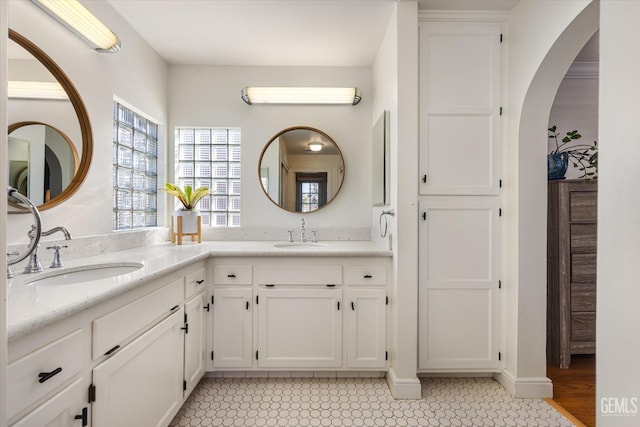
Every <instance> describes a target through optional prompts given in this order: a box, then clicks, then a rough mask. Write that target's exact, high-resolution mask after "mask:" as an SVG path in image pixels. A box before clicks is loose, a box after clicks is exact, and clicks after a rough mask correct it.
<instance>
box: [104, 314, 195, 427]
mask: <svg viewBox="0 0 640 427" xmlns="http://www.w3.org/2000/svg"><path fill="white" fill-rule="evenodd" d="M183 318H184V310H183V308H182V307H180V308H178V309H176V310H175V311H174V312H173V314H171V315H170V316H169V317H167V318H166V319H164V320H163V321H161V322H160V323H158V324H157V325H156V326H154V327H153V328H151V329H150V330H148V331H147V332H145V333H144V334H142V335H141V336H140V337H138V338H136V339H135V340H134V341H133V342H131V343H130V344H128V345H127V346H125V347H123V348H122V349H121V350H119V351H117V352H116V353H115V354H114V355H113V356H111V357H110V358H109V359H107V360H106V361H104V362H102V363H101V364H100V365H98V366H97V367H95V368H94V369H93V384H94V386H95V390H96V399H95V401H94V402H93V424H92V426H93V427H113V426H118V427H127V426H131V427H136V426H149V427H155V426H166V425H168V424H169V422H170V421H171V419H172V418H173V416H174V415H175V413H176V412H177V411H178V409H179V408H180V406H181V405H182V402H183V395H182V382H183V342H184V341H183V340H184V334H183V330H182V328H183V327H184V320H183Z"/></svg>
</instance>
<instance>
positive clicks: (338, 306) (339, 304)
mask: <svg viewBox="0 0 640 427" xmlns="http://www.w3.org/2000/svg"><path fill="white" fill-rule="evenodd" d="M338 311H340V301H338Z"/></svg>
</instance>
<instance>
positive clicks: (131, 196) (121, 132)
mask: <svg viewBox="0 0 640 427" xmlns="http://www.w3.org/2000/svg"><path fill="white" fill-rule="evenodd" d="M112 162H113V216H112V224H113V226H112V228H113V230H128V229H132V228H143V227H155V226H156V225H157V193H158V175H157V168H158V125H157V124H156V123H153V122H152V121H150V120H148V119H146V118H145V117H143V116H141V115H139V114H137V113H135V112H134V111H132V110H130V109H129V108H126V107H124V106H123V105H121V104H119V103H118V102H116V101H114V103H113V161H112Z"/></svg>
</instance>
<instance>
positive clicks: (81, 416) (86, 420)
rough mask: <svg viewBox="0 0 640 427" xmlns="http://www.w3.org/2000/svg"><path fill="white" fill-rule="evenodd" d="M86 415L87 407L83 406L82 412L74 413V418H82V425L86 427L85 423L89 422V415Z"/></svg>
mask: <svg viewBox="0 0 640 427" xmlns="http://www.w3.org/2000/svg"><path fill="white" fill-rule="evenodd" d="M87 415H88V413H87V407H86V406H85V407H84V408H82V414H80V415H76V416H75V418H74V420H82V427H86V426H87V423H88V422H89V421H88V420H89V417H88V416H87Z"/></svg>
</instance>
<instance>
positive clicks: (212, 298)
mask: <svg viewBox="0 0 640 427" xmlns="http://www.w3.org/2000/svg"><path fill="white" fill-rule="evenodd" d="M214 298H215V297H214V296H213V295H211V305H213V301H214Z"/></svg>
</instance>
